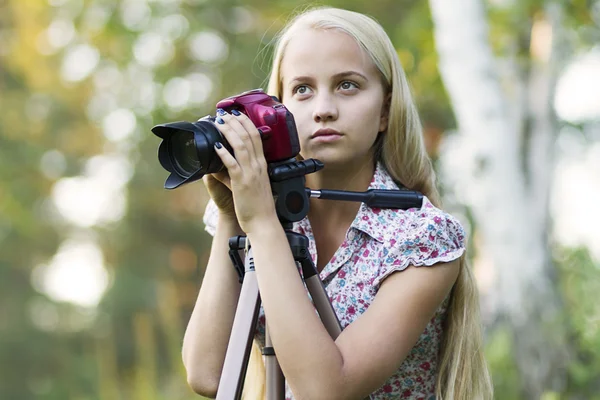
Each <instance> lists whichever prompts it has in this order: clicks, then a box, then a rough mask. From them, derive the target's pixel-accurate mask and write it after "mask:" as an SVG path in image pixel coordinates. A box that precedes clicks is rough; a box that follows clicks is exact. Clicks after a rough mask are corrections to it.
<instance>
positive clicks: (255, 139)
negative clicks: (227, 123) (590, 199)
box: [231, 110, 265, 159]
mask: <svg viewBox="0 0 600 400" xmlns="http://www.w3.org/2000/svg"><path fill="white" fill-rule="evenodd" d="M231 114H233V116H234V118H235V119H236V120H237V121H238V122H239V123H240V124H241V125H242V126H243V127H244V129H246V131H247V132H248V135H249V136H250V140H251V141H252V146H253V148H254V152H255V155H256V158H258V159H260V158H261V157H264V155H265V153H264V149H263V143H262V137H261V135H260V132H259V131H258V129H257V128H256V125H254V122H252V120H250V118H248V116H247V115H246V114H243V113H241V112H239V111H237V110H232V111H231Z"/></svg>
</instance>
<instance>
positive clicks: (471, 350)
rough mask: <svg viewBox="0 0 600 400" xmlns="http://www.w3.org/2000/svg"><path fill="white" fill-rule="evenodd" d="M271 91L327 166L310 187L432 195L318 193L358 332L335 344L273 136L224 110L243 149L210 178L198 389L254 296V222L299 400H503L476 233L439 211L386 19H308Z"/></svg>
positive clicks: (325, 256)
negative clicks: (248, 275) (279, 193)
mask: <svg viewBox="0 0 600 400" xmlns="http://www.w3.org/2000/svg"><path fill="white" fill-rule="evenodd" d="M268 91H269V93H270V94H272V95H275V96H277V97H278V98H279V99H281V101H282V102H283V103H284V104H285V106H286V107H287V108H288V109H289V110H290V111H291V112H292V114H293V115H294V117H295V120H296V124H297V128H298V134H299V137H300V144H301V149H302V150H301V156H302V157H304V158H316V159H318V160H321V161H322V162H323V163H324V164H325V168H324V169H323V170H321V171H319V172H317V173H314V174H310V175H307V176H306V182H307V186H308V187H310V188H313V189H319V188H324V189H325V188H326V189H340V190H352V191H365V190H367V189H369V188H379V189H397V188H398V187H399V186H404V187H406V188H409V189H411V190H417V191H420V192H421V193H423V194H424V195H425V196H426V198H425V199H424V202H423V206H422V207H421V208H420V209H416V208H415V209H410V210H406V211H404V210H390V209H376V208H373V209H371V208H369V207H366V206H365V205H364V204H360V203H354V202H341V201H330V200H315V199H313V200H311V203H310V211H309V214H308V217H307V218H305V219H304V220H302V221H300V222H298V223H295V224H294V230H295V231H297V232H300V233H302V234H305V235H307V236H308V238H309V239H310V251H311V255H312V257H313V260H314V261H315V264H316V265H317V268H318V270H319V273H320V277H321V279H322V281H323V282H324V284H325V286H326V290H327V293H328V295H329V297H330V299H331V302H332V304H333V307H334V309H335V311H336V313H337V315H338V318H339V319H340V322H341V324H342V327H343V328H344V330H343V331H342V333H341V334H340V336H339V337H338V338H337V339H336V340H335V341H334V340H332V339H331V337H330V336H329V335H328V333H327V332H326V330H325V328H324V327H323V325H322V323H321V321H320V320H319V318H318V316H317V315H316V314H315V310H314V307H313V305H312V303H311V301H310V299H309V298H308V296H307V292H306V290H305V288H304V285H303V283H302V281H301V280H300V279H299V276H298V270H297V267H296V265H295V263H294V260H293V257H292V254H291V252H290V250H289V246H288V243H287V239H286V236H285V233H284V231H283V229H282V227H281V225H280V223H279V222H278V219H277V216H276V213H275V209H274V203H273V199H272V194H271V190H270V183H269V178H268V175H267V168H266V162H265V159H264V156H263V150H262V145H261V140H260V136H259V133H258V131H257V129H256V127H255V126H254V125H253V124H252V122H251V121H250V120H249V119H248V118H247V117H246V116H244V115H243V114H239V113H235V115H232V114H227V113H224V112H223V111H222V110H220V112H219V114H220V117H219V119H218V120H217V122H218V124H217V126H218V128H219V130H220V131H221V132H222V133H223V136H224V137H225V139H226V140H227V141H228V143H229V144H230V145H231V146H232V148H233V150H234V152H235V158H234V157H233V156H232V155H231V154H230V153H229V152H228V151H227V150H226V149H225V148H224V147H223V146H221V145H220V144H217V145H216V146H215V151H216V152H217V154H218V155H219V157H220V158H221V160H222V161H223V163H224V165H225V166H226V167H227V170H228V173H220V174H214V175H211V176H205V178H204V182H205V184H206V186H207V189H208V191H209V193H210V196H211V198H212V201H211V202H210V203H209V205H208V207H207V210H206V214H205V218H204V220H205V223H206V225H207V230H208V231H209V232H210V233H212V234H213V235H214V239H213V244H212V249H211V254H210V259H209V262H208V266H207V269H206V274H205V277H204V280H203V282H202V288H201V290H200V293H199V296H198V300H197V305H196V307H195V309H194V311H193V314H192V317H191V320H190V322H189V326H188V328H187V331H186V335H185V339H184V346H183V359H184V364H185V367H186V370H187V373H188V381H189V383H190V385H191V386H192V388H193V389H194V390H195V391H196V392H198V393H201V394H204V395H208V396H212V395H214V394H215V392H216V389H217V386H218V382H219V379H220V374H221V369H222V366H223V360H224V356H225V350H226V347H227V341H228V339H229V335H230V332H231V326H232V322H233V317H234V313H235V308H236V304H237V299H238V296H239V290H240V284H239V283H238V280H237V275H236V273H235V271H234V269H233V268H232V266H231V265H230V260H229V258H228V256H227V239H228V238H229V237H231V236H234V235H236V234H241V233H242V232H245V234H246V235H247V236H248V238H249V239H250V242H251V243H252V248H253V255H254V261H255V268H256V276H257V281H258V286H259V289H260V295H261V299H262V310H261V318H260V320H259V327H258V334H257V341H258V343H259V345H264V316H266V318H267V320H268V322H269V330H270V335H271V339H272V342H273V345H274V348H275V350H276V353H277V359H278V361H279V363H280V365H281V368H282V370H283V372H284V375H285V377H286V382H287V385H288V390H287V398H296V399H310V400H314V399H327V400H331V399H364V398H365V397H368V396H370V398H371V399H435V398H437V399H458V400H470V399H480V398H485V399H487V398H491V397H492V394H491V393H492V389H491V383H490V378H489V375H488V371H487V366H486V363H485V360H484V357H483V353H482V338H481V328H480V321H479V306H478V296H477V290H476V287H475V282H474V278H473V275H472V272H471V271H470V269H469V268H468V267H467V265H466V263H465V260H464V252H465V244H466V243H465V237H464V231H463V229H462V227H461V225H460V223H459V222H458V221H457V220H456V219H455V218H453V217H452V216H450V215H449V214H447V213H445V212H444V211H442V210H440V209H439V208H438V207H439V206H440V200H439V195H438V192H437V190H436V187H435V176H434V171H433V169H432V166H431V162H430V160H429V158H428V156H427V154H426V152H425V149H424V145H423V138H422V132H421V126H420V123H419V118H418V115H417V111H416V108H415V105H414V102H413V100H412V98H411V95H410V91H409V88H408V84H407V82H406V77H405V74H404V72H403V70H402V68H401V66H400V63H399V60H398V57H397V54H396V51H395V49H394V46H393V45H392V43H391V42H390V39H389V38H388V36H387V35H386V34H385V32H384V31H383V29H382V28H381V26H380V25H379V24H378V23H376V22H375V21H374V20H372V19H371V18H369V17H366V16H364V15H362V14H358V13H354V12H350V11H345V10H340V9H332V8H318V9H312V10H310V11H307V12H304V13H303V14H301V15H299V16H297V17H296V18H295V19H294V20H292V21H291V22H290V23H289V24H288V26H287V27H286V29H284V31H283V32H282V34H281V35H280V36H279V40H278V44H277V48H276V52H275V57H274V60H273V68H272V73H271V77H270V81H269V89H268ZM255 360H258V364H260V356H259V357H256V358H255ZM253 396H257V397H253ZM258 396H260V395H256V394H254V395H249V396H247V398H251V399H252V398H259V397H258Z"/></svg>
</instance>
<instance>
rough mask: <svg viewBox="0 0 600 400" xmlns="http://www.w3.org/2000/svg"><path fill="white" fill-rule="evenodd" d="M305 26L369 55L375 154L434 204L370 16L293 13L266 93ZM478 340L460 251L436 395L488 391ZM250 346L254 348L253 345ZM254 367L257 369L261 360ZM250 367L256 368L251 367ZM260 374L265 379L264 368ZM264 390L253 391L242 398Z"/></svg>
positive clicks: (399, 73)
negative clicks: (383, 100)
mask: <svg viewBox="0 0 600 400" xmlns="http://www.w3.org/2000/svg"><path fill="white" fill-rule="evenodd" d="M305 28H312V29H336V30H339V31H342V32H344V33H346V34H348V35H350V36H351V37H352V38H354V40H356V42H357V43H358V44H359V45H360V46H361V47H362V49H363V50H364V51H365V52H366V54H368V55H369V56H370V57H371V59H372V60H373V62H374V63H375V65H376V66H377V68H378V70H379V71H380V73H381V77H382V82H383V84H384V87H385V89H386V91H387V94H388V96H390V98H389V114H388V115H389V118H388V126H387V129H386V131H385V132H384V133H383V137H382V138H381V140H380V141H379V142H378V148H377V154H376V157H377V160H378V161H380V162H381V163H382V164H383V165H384V166H385V168H386V169H387V171H388V173H389V174H390V176H391V177H392V178H393V179H394V180H395V181H396V182H397V183H398V184H400V185H402V186H404V187H406V188H408V189H410V190H416V191H419V192H421V193H423V194H424V195H425V196H427V197H428V198H429V199H430V200H431V202H432V203H433V204H434V205H436V206H437V207H441V200H440V196H439V193H438V190H437V188H436V179H435V172H434V169H433V166H432V163H431V160H430V158H429V156H428V154H427V152H426V150H425V145H424V141H423V133H422V127H421V123H420V120H419V115H418V113H417V108H416V106H415V103H414V101H413V99H412V95H411V91H410V88H409V85H408V82H407V79H406V75H405V73H404V70H403V69H402V66H401V65H400V61H399V59H398V55H397V53H396V49H395V48H394V46H393V44H392V42H391V41H390V39H389V37H388V35H387V34H386V33H385V31H384V30H383V28H382V27H381V25H380V24H379V23H378V22H376V21H375V20H374V19H372V18H371V17H368V16H366V15H363V14H359V13H356V12H352V11H347V10H342V9H336V8H329V7H319V8H312V9H309V10H307V11H304V12H302V13H301V14H299V15H297V16H296V17H294V18H293V19H292V20H291V21H290V22H289V23H288V24H287V26H286V27H285V28H284V30H283V31H282V32H281V33H280V34H279V36H278V41H277V46H276V49H275V54H274V57H273V64H272V70H271V75H270V78H269V84H268V92H269V94H270V95H274V96H277V97H279V98H282V94H283V93H282V88H281V61H282V59H283V56H284V53H285V50H286V47H287V44H288V43H289V41H290V39H291V38H292V37H293V35H294V33H296V32H297V31H299V30H301V29H305ZM482 343H483V338H482V329H481V322H480V317H479V297H478V291H477V287H476V284H475V278H474V275H473V273H472V271H471V269H470V268H469V266H468V263H467V262H466V258H465V256H463V257H461V258H460V272H459V275H458V278H457V281H456V283H455V284H454V287H453V289H452V292H451V294H450V303H449V306H448V311H447V316H446V321H445V326H444V337H443V341H442V344H441V346H440V353H439V364H438V365H439V368H438V376H437V384H436V398H437V399H438V400H441V399H447V400H450V399H461V400H462V399H490V398H492V397H493V395H492V391H493V389H492V384H491V378H490V375H489V372H488V368H487V364H486V362H485V358H484V354H483V345H482ZM253 351H254V352H255V353H256V351H257V347H256V345H255V350H253ZM253 360H254V361H253V362H252V364H253V365H254V364H262V363H260V360H261V358H260V357H259V356H258V357H257V356H256V354H255V355H254V356H253ZM257 360H258V362H257ZM258 367H259V369H260V365H258ZM253 373H254V374H256V372H255V371H253ZM259 375H260V374H259ZM262 377H263V378H262V379H263V380H264V373H263V374H262ZM258 386H260V385H258ZM263 396H264V395H261V393H255V395H254V396H253V397H247V398H251V399H257V398H262V397H263Z"/></svg>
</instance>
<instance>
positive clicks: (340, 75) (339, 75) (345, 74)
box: [290, 71, 368, 83]
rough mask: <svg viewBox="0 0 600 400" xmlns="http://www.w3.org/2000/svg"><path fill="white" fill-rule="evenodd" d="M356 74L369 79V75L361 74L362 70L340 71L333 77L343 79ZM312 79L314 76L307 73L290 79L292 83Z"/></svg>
mask: <svg viewBox="0 0 600 400" xmlns="http://www.w3.org/2000/svg"><path fill="white" fill-rule="evenodd" d="M355 75H356V76H359V77H361V78H362V79H364V80H365V81H368V79H367V77H366V76H365V75H363V74H361V73H360V72H357V71H344V72H339V73H337V74H335V75H333V77H332V78H333V79H341V78H346V77H349V76H355ZM312 79H313V78H312V77H310V76H305V75H303V76H296V77H294V79H292V80H291V81H290V83H293V82H296V81H307V80H312Z"/></svg>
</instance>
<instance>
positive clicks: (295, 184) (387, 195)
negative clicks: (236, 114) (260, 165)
mask: <svg viewBox="0 0 600 400" xmlns="http://www.w3.org/2000/svg"><path fill="white" fill-rule="evenodd" d="M322 168H323V163H321V162H320V161H318V160H314V159H308V160H303V161H296V160H295V159H290V160H287V161H284V162H281V163H277V164H270V165H269V178H270V181H271V189H272V191H273V195H274V199H275V209H276V212H277V216H278V218H279V221H280V222H281V224H282V226H283V228H284V230H285V233H286V236H287V239H288V243H289V245H290V249H291V251H292V255H293V257H294V260H295V261H296V262H297V263H300V266H301V268H302V276H303V278H304V283H305V284H306V287H307V289H308V291H309V293H310V296H311V298H312V300H313V303H314V305H315V308H316V309H317V312H318V314H319V317H320V318H321V321H322V322H323V325H324V326H325V329H326V330H327V332H328V333H329V335H330V336H331V338H332V339H334V340H335V339H336V338H337V336H338V335H339V334H340V333H341V331H342V327H341V325H340V322H339V320H338V318H337V316H336V314H335V311H334V309H333V306H332V305H331V303H330V301H329V297H328V296H327V292H326V291H325V286H324V285H323V283H322V282H321V280H320V278H319V274H318V271H317V268H316V266H315V265H314V263H313V262H312V258H311V256H310V253H309V251H308V244H309V243H308V238H307V237H306V236H305V235H301V234H299V233H295V232H293V231H292V224H293V222H296V221H300V220H301V219H303V218H304V217H306V215H307V214H308V206H309V201H308V199H309V197H315V198H321V199H329V200H346V201H361V202H364V203H365V204H367V205H368V206H371V207H378V208H400V209H408V208H412V207H419V208H420V207H421V205H422V202H423V195H421V194H420V193H418V192H414V191H408V190H376V189H370V190H368V191H366V192H347V191H340V190H310V189H307V188H305V187H304V184H305V175H306V174H309V173H313V172H316V171H318V170H320V169H322ZM240 250H246V254H245V261H244V262H242V260H241V257H240V255H239V251H240ZM229 256H230V258H231V260H232V262H233V265H234V267H235V268H236V271H237V273H238V276H239V277H240V283H241V284H242V288H241V291H240V298H239V301H238V305H237V309H236V313H235V317H234V321H233V326H232V329H231V336H230V338H229V344H228V345H227V352H226V354H225V361H224V364H223V370H222V373H221V380H220V382H219V387H218V389H217V400H233V399H235V400H238V399H240V398H241V395H242V389H243V385H244V379H245V376H246V370H247V368H248V360H249V356H250V349H251V345H252V338H253V335H254V330H255V328H256V323H257V320H258V314H259V309H260V294H259V290H258V283H257V279H256V272H255V269H254V259H253V257H252V248H251V246H250V243H249V241H248V240H247V238H246V237H245V236H234V237H232V238H230V239H229ZM263 355H264V356H265V367H266V372H267V385H266V389H267V390H266V395H267V400H280V399H284V398H285V377H284V376H283V373H282V371H281V368H280V367H279V364H278V362H277V358H276V356H275V350H274V349H273V347H272V343H271V339H270V337H269V330H268V321H267V322H266V323H265V347H264V349H263Z"/></svg>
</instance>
